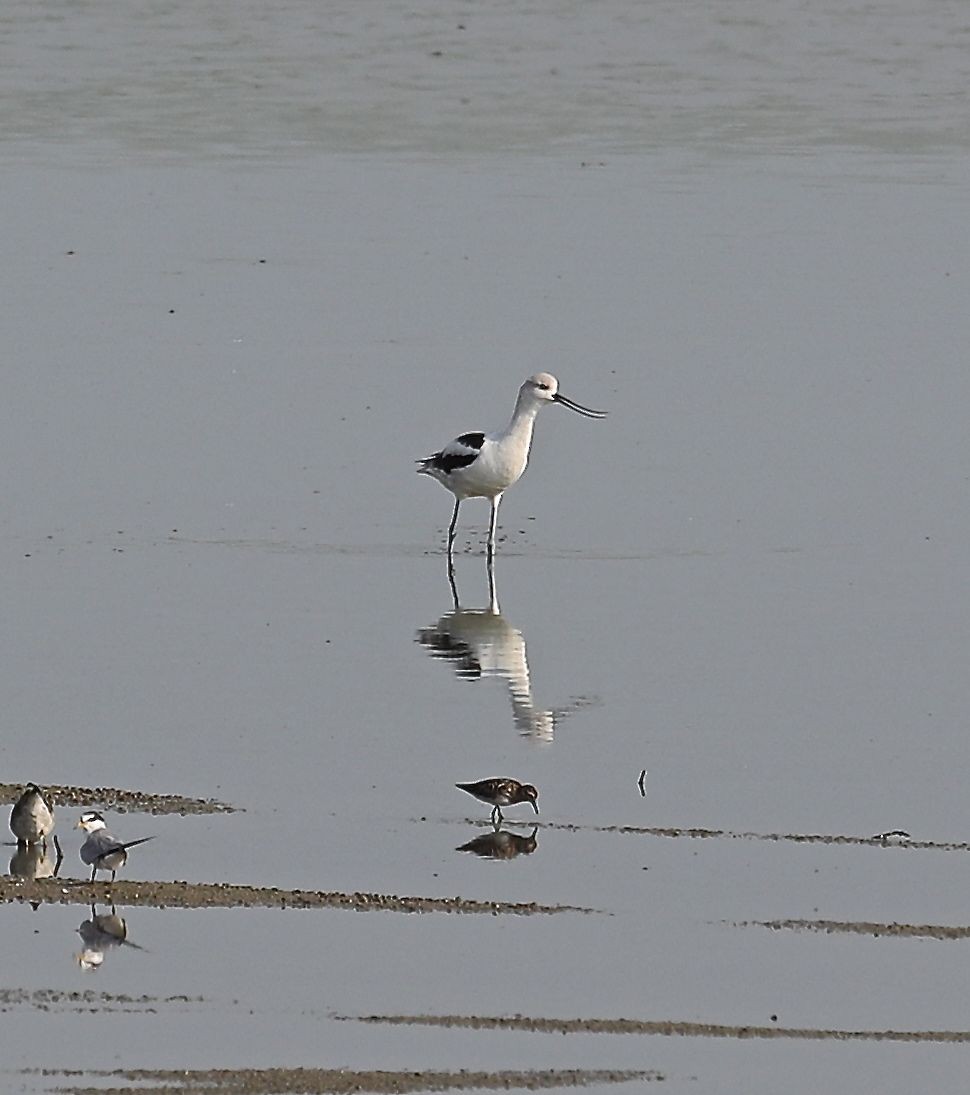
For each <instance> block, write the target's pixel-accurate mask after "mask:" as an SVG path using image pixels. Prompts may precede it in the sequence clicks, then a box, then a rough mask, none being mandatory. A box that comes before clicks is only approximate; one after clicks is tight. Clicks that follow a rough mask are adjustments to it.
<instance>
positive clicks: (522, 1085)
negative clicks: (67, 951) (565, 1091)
mask: <svg viewBox="0 0 970 1095" xmlns="http://www.w3.org/2000/svg"><path fill="white" fill-rule="evenodd" d="M31 1073H32V1074H36V1071H35V1070H31V1072H30V1073H21V1075H25V1074H31ZM44 1075H46V1076H53V1077H64V1078H65V1079H68V1078H72V1077H77V1078H78V1079H88V1080H96V1079H97V1080H124V1081H127V1082H126V1085H125V1086H124V1087H104V1086H101V1085H99V1086H97V1087H75V1086H69V1087H58V1088H55V1089H54V1090H56V1091H60V1092H63V1093H64V1095H125V1093H128V1092H134V1091H138V1092H144V1093H146V1095H184V1093H185V1092H187V1091H192V1092H197V1093H198V1095H220V1093H222V1095H229V1093H230V1092H231V1093H238V1095H278V1093H280V1092H286V1091H293V1092H295V1091H298V1092H301V1093H302V1095H350V1093H351V1092H355V1091H368V1092H378V1093H381V1095H405V1093H408V1092H417V1091H471V1090H476V1091H515V1090H518V1091H540V1090H543V1089H545V1088H560V1087H588V1086H590V1085H591V1084H622V1083H629V1082H630V1081H631V1080H640V1081H641V1082H644V1081H650V1080H653V1081H660V1080H663V1078H664V1077H663V1075H662V1074H661V1073H659V1072H654V1071H639V1070H638V1071H633V1070H619V1069H545V1070H533V1071H527V1072H526V1071H523V1072H511V1071H510V1072H466V1071H464V1070H461V1071H458V1072H430V1071H429V1072H420V1071H408V1072H384V1071H359V1072H358V1071H350V1070H348V1069H329V1068H267V1069H232V1070H229V1069H206V1070H202V1069H200V1070H194V1071H188V1070H184V1069H178V1070H176V1069H157V1070H156V1069H119V1070H117V1071H115V1072H107V1071H82V1070H77V1071H74V1070H60V1069H58V1070H50V1071H47V1070H45V1071H44ZM136 1085H137V1086H136Z"/></svg>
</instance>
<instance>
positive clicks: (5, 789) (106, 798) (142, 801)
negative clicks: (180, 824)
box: [0, 783, 238, 815]
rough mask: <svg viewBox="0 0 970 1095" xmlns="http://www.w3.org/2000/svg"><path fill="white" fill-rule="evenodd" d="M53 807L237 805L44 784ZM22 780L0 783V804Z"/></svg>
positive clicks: (205, 809)
mask: <svg viewBox="0 0 970 1095" xmlns="http://www.w3.org/2000/svg"><path fill="white" fill-rule="evenodd" d="M43 788H44V791H45V793H46V794H47V795H48V796H49V797H50V799H51V801H52V802H53V803H54V805H55V806H78V807H88V808H94V807H99V806H100V807H101V808H102V809H104V810H114V811H116V812H117V813H119V814H183V815H184V814H233V813H236V812H237V810H238V807H236V806H230V805H229V804H228V803H226V802H217V801H216V800H215V799H212V798H185V797H184V796H183V795H156V794H152V793H151V792H149V791H124V790H122V789H121V788H119V787H72V786H69V785H67V784H57V783H51V784H44V785H43ZM23 789H24V784H22V783H0V805H10V804H12V803H14V802H16V801H17V799H18V798H19V797H20V795H21V794H22V793H23Z"/></svg>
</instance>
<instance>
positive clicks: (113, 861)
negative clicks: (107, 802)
mask: <svg viewBox="0 0 970 1095" xmlns="http://www.w3.org/2000/svg"><path fill="white" fill-rule="evenodd" d="M74 828H75V829H83V830H84V832H86V833H87V834H88V838H87V840H85V842H84V843H83V844H82V845H81V862H82V863H86V864H87V865H88V866H89V867H90V868H91V881H92V882H93V881H94V876H95V874H96V873H97V872H98V871H110V872H111V881H112V882H114V880H115V874H116V873H117V871H118V869H119V868H120V867H123V866H124V865H125V863H126V862H127V860H128V849H129V848H134V847H135V845H137V844H145V843H146V842H147V841H149V840H154V839H155V838H154V837H153V836H143V837H142V838H141V839H140V840H127V841H125V842H124V843H122V842H121V841H120V840H118V839H117V838H116V837H113V836H112V835H111V833H109V832H108V829H107V826H106V825H105V821H104V818H103V817H102V816H101V815H100V814H99V813H98V812H97V810H86V811H85V812H84V813H83V814H81V818H80V820H79V821H78V823H77V825H75V826H74Z"/></svg>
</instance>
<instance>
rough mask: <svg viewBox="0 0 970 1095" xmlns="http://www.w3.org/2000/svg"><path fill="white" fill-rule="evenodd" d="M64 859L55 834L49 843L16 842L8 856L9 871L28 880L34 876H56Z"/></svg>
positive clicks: (15, 876) (16, 876) (14, 875)
mask: <svg viewBox="0 0 970 1095" xmlns="http://www.w3.org/2000/svg"><path fill="white" fill-rule="evenodd" d="M63 859H64V856H63V854H62V853H61V846H60V843H59V842H58V840H57V837H56V836H55V837H54V838H53V840H52V841H51V843H50V844H49V845H44V844H18V845H17V848H16V851H15V852H14V853H13V855H12V856H11V857H10V870H9V873H10V874H11V875H12V876H13V877H14V878H24V879H27V880H28V881H29V880H30V879H34V878H56V877H57V872H58V871H59V870H60V869H61V861H62V860H63Z"/></svg>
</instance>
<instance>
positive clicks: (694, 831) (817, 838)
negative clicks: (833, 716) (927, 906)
mask: <svg viewBox="0 0 970 1095" xmlns="http://www.w3.org/2000/svg"><path fill="white" fill-rule="evenodd" d="M538 828H539V830H540V832H541V831H542V830H543V829H554V830H558V831H559V832H565V833H619V834H621V835H624V836H658V837H666V838H668V839H678V838H686V839H689V840H765V841H769V842H771V843H788V844H836V845H840V844H841V845H853V846H862V847H867V848H893V849H900V848H903V849H905V848H909V849H915V848H932V849H935V850H936V851H943V852H970V843H967V842H962V841H961V842H958V841H937V840H912V839H908V840H897V839H888V838H887V837H884V836H843V835H839V834H836V833H748V832H740V833H738V832H733V831H732V830H731V829H703V828H679V827H677V826H673V825H569V824H566V823H562V822H554V821H547V822H541V821H540V822H538Z"/></svg>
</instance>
